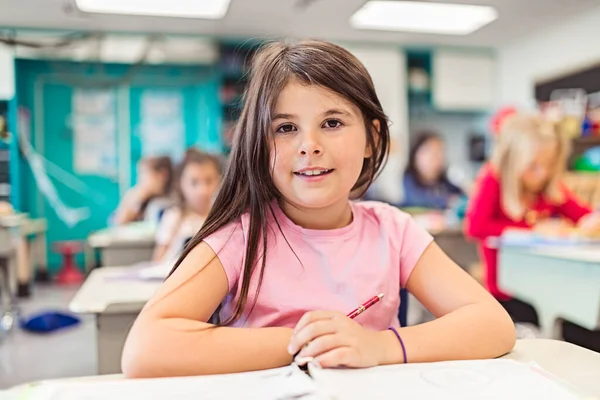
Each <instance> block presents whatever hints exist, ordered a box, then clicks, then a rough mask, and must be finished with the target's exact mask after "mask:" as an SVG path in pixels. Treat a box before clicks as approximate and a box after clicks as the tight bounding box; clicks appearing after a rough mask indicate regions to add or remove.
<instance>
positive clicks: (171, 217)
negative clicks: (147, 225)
mask: <svg viewBox="0 0 600 400" xmlns="http://www.w3.org/2000/svg"><path fill="white" fill-rule="evenodd" d="M178 223H179V210H177V209H175V208H172V209H170V210H167V211H165V214H164V215H163V217H162V218H161V220H160V223H159V224H158V229H157V231H156V244H157V245H159V246H167V245H169V243H170V242H171V239H172V238H173V236H174V235H175V230H176V229H177V224H178Z"/></svg>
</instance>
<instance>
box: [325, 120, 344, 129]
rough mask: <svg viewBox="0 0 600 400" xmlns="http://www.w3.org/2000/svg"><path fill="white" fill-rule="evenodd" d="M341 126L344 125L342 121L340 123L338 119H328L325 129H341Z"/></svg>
mask: <svg viewBox="0 0 600 400" xmlns="http://www.w3.org/2000/svg"><path fill="white" fill-rule="evenodd" d="M340 126H342V123H341V122H340V121H338V120H337V119H328V120H327V121H325V123H324V124H323V127H324V128H329V129H335V128H339V127H340Z"/></svg>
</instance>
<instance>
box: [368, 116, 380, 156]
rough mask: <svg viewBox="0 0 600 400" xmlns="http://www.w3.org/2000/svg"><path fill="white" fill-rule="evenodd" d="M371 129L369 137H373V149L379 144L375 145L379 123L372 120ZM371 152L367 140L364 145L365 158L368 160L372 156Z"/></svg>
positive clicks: (376, 120)
mask: <svg viewBox="0 0 600 400" xmlns="http://www.w3.org/2000/svg"><path fill="white" fill-rule="evenodd" d="M371 129H372V130H373V131H372V132H370V133H371V135H373V139H374V145H375V148H376V147H377V145H378V144H379V143H377V142H378V141H379V132H380V131H381V123H380V122H379V120H378V119H374V120H373V125H372V126H371ZM373 150H374V149H372V148H371V146H369V141H368V140H367V144H366V145H365V158H369V157H371V156H372V155H373Z"/></svg>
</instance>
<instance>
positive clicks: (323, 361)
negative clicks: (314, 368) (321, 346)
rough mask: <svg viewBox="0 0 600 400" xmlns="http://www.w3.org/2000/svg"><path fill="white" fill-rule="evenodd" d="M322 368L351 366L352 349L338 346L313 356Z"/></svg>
mask: <svg viewBox="0 0 600 400" xmlns="http://www.w3.org/2000/svg"><path fill="white" fill-rule="evenodd" d="M315 360H316V361H317V362H318V363H319V365H321V367H323V368H335V367H352V366H353V363H352V349H351V348H350V347H338V348H335V349H333V350H330V351H328V352H326V353H323V354H321V355H319V356H317V357H316V358H315Z"/></svg>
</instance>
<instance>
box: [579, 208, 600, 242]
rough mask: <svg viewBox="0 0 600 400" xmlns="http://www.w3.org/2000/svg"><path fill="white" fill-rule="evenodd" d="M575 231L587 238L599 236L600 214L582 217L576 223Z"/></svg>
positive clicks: (595, 213)
mask: <svg viewBox="0 0 600 400" xmlns="http://www.w3.org/2000/svg"><path fill="white" fill-rule="evenodd" d="M577 230H578V231H579V233H581V234H582V235H584V236H587V237H599V236H600V212H594V213H591V214H588V215H585V216H583V217H582V218H581V219H580V220H579V222H578V223H577Z"/></svg>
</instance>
